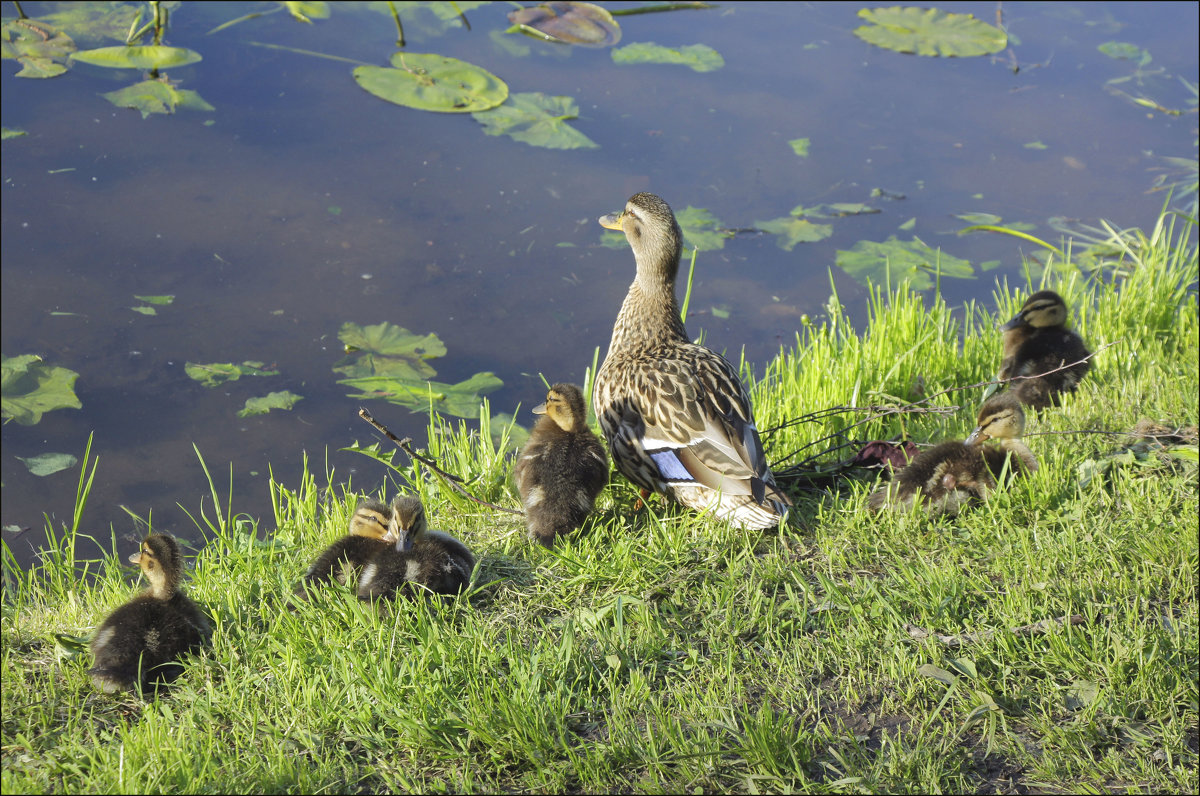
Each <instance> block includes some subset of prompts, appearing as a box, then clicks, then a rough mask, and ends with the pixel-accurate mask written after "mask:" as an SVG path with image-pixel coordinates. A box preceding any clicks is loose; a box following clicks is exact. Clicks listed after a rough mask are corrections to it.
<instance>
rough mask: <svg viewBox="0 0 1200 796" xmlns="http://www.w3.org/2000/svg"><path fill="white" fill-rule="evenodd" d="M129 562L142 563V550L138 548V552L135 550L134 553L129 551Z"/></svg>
mask: <svg viewBox="0 0 1200 796" xmlns="http://www.w3.org/2000/svg"><path fill="white" fill-rule="evenodd" d="M129 563H130V564H140V563H142V551H141V550H139V551H138V552H136V553H130V554H129Z"/></svg>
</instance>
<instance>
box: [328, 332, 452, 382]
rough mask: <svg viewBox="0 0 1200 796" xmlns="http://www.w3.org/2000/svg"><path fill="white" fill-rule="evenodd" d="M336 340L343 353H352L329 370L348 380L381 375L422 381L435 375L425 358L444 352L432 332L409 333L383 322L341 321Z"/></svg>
mask: <svg viewBox="0 0 1200 796" xmlns="http://www.w3.org/2000/svg"><path fill="white" fill-rule="evenodd" d="M338 339H339V340H341V341H342V342H343V343H344V344H345V346H346V350H347V352H354V353H353V354H352V355H351V356H347V357H346V358H345V359H343V360H341V361H340V362H338V364H337V365H335V366H334V368H333V369H334V371H335V372H337V373H344V374H345V375H346V376H347V377H349V378H352V379H355V378H367V377H375V376H382V377H385V378H390V379H416V380H420V381H424V380H425V379H429V378H432V377H433V376H436V375H437V371H436V370H434V369H433V367H432V366H431V365H430V364H429V363H428V362H426V360H428V359H435V358H436V357H441V356H445V355H446V346H445V345H444V344H443V343H442V341H441V340H439V339H438V337H437V335H436V334H426V335H418V334H413V333H412V332H410V331H409V330H408V329H405V328H403V327H402V326H396V325H394V324H390V323H388V322H387V321H384V322H383V323H380V324H376V325H374V326H359V325H358V324H354V323H349V322H347V323H344V324H342V328H341V331H339V332H338Z"/></svg>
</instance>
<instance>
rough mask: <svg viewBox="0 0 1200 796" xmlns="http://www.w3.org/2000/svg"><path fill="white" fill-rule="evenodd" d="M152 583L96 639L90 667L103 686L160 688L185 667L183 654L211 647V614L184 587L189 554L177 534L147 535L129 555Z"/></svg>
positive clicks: (106, 688) (110, 688) (114, 614)
mask: <svg viewBox="0 0 1200 796" xmlns="http://www.w3.org/2000/svg"><path fill="white" fill-rule="evenodd" d="M129 561H130V562H131V563H134V564H137V565H139V566H140V567H141V570H142V573H143V574H144V575H145V576H146V580H147V581H148V582H149V584H150V586H149V588H148V589H146V591H145V592H143V593H142V594H140V595H138V596H137V597H134V598H133V599H132V600H130V601H129V602H127V603H125V604H124V605H122V606H121V607H120V608H118V609H117V610H115V611H113V612H112V613H111V614H109V616H108V618H107V619H105V620H104V622H103V623H101V625H100V627H99V629H97V631H96V635H95V636H94V637H93V638H92V642H91V647H92V655H93V657H94V658H95V665H94V666H92V668H91V669H89V670H88V674H90V675H91V677H92V682H93V683H95V685H96V687H97V688H99V689H100V690H101V691H106V692H110V693H112V692H116V691H121V690H134V691H154V690H157V689H158V687H159V686H161V685H163V684H164V683H168V682H170V681H172V680H174V679H175V678H176V677H178V676H179V675H180V673H181V672H182V671H183V666H182V664H180V663H179V660H178V659H179V658H180V657H181V656H183V655H185V654H187V653H189V652H193V651H195V650H197V649H200V648H201V647H203V646H205V645H206V644H207V643H208V641H209V638H210V636H211V633H212V631H211V628H210V626H209V622H208V618H207V617H206V616H205V615H204V612H203V611H201V610H200V608H199V607H198V606H197V605H196V604H195V603H194V602H192V601H191V600H190V599H188V597H187V595H185V594H184V593H183V592H182V591H181V590H180V588H179V582H180V580H181V579H182V577H183V555H182V554H181V553H180V551H179V543H178V542H176V541H175V537H173V536H170V535H169V534H165V533H156V534H151V535H150V536H147V537H146V539H145V540H144V541H143V542H142V547H141V550H140V551H139V552H137V553H134V554H133V555H131V556H129Z"/></svg>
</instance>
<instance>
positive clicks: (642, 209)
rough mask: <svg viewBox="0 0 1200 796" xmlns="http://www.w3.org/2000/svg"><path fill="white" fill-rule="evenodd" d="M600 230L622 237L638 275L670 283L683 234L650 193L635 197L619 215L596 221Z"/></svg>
mask: <svg viewBox="0 0 1200 796" xmlns="http://www.w3.org/2000/svg"><path fill="white" fill-rule="evenodd" d="M600 226H602V227H606V228H608V229H619V230H621V231H622V232H624V233H625V237H626V239H627V240H628V241H629V245H630V247H631V248H632V249H633V256H634V258H635V259H636V260H637V265H638V275H639V277H641V276H642V275H643V272H648V273H645V276H647V277H650V278H653V279H655V280H656V281H666V282H670V283H674V281H675V274H676V272H677V271H678V270H679V253H680V251H682V249H683V232H682V230H680V229H679V222H677V221H676V220H675V214H674V213H672V212H671V207H670V205H668V204H667V203H666V202H664V201H663V200H662V199H660V198H659V197H657V196H655V195H654V194H652V193H635V194H634V195H633V196H631V197H629V201H628V202H626V203H625V210H624V211H622V212H621V213H610V214H608V215H606V216H601V217H600Z"/></svg>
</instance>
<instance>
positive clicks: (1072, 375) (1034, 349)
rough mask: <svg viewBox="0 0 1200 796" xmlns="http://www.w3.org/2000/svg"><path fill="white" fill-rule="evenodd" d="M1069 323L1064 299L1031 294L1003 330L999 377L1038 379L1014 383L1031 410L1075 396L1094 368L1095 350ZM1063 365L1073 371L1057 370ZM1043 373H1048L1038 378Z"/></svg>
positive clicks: (1049, 294) (1046, 292)
mask: <svg viewBox="0 0 1200 796" xmlns="http://www.w3.org/2000/svg"><path fill="white" fill-rule="evenodd" d="M1066 322H1067V305H1066V302H1064V301H1063V299H1062V296H1060V295H1058V294H1057V293H1055V292H1054V291H1053V290H1042V291H1039V292H1037V293H1034V294H1033V295H1032V296H1030V297H1029V298H1028V299H1027V300H1026V302H1025V304H1024V305H1023V306H1022V307H1021V311H1020V312H1018V313H1017V314H1016V316H1015V317H1013V319H1012V320H1011V321H1009V322H1008V323H1006V324H1004V325H1003V326H1002V327H1000V328H1001V330H1002V331H1003V332H1004V360H1003V361H1002V362H1001V363H1000V372H999V373H998V374H996V379H997V380H999V381H1002V380H1005V379H1012V378H1014V377H1017V376H1025V377H1028V376H1033V377H1036V378H1018V379H1016V380H1015V381H1012V382H1010V383H1009V387H1008V389H1009V390H1010V391H1011V392H1013V393H1014V394H1015V395H1016V396H1017V398H1018V399H1019V400H1020V401H1021V403H1023V404H1025V405H1026V406H1030V407H1033V408H1034V409H1045V408H1046V407H1048V406H1057V405H1058V403H1059V396H1060V395H1061V394H1062V393H1066V392H1074V391H1075V388H1076V386H1078V384H1079V382H1080V381H1082V380H1083V377H1084V376H1086V375H1087V372H1088V370H1089V369H1090V368H1091V367H1092V363H1091V360H1089V359H1088V358H1087V357H1089V356H1090V355H1091V352H1090V351H1088V349H1087V346H1086V345H1084V343H1083V340H1082V339H1081V338H1080V337H1079V335H1077V334H1075V332H1073V331H1071V330H1070V329H1068V328H1066V326H1065V324H1066ZM1064 365H1070V367H1068V368H1064V369H1063V370H1057V368H1062V367H1063V366H1064ZM1050 371H1055V372H1053V373H1051V372H1050ZM1042 373H1044V374H1046V375H1044V376H1041V375H1039V374H1042Z"/></svg>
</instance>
